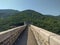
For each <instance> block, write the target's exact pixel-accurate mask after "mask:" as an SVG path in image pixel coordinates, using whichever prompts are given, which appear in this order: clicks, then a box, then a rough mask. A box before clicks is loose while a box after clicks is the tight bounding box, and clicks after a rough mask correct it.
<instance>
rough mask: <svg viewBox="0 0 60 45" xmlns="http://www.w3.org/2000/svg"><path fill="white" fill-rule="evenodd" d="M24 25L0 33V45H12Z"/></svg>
mask: <svg viewBox="0 0 60 45" xmlns="http://www.w3.org/2000/svg"><path fill="white" fill-rule="evenodd" d="M25 28H26V25H23V26H19V27H16V28H13V29H9V30H6V31H3V32H0V45H12V44H13V43H14V42H15V40H16V39H17V37H18V36H19V35H20V34H21V32H22V31H23V30H24V29H25Z"/></svg>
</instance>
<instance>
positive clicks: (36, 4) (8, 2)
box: [0, 0, 60, 15]
mask: <svg viewBox="0 0 60 45" xmlns="http://www.w3.org/2000/svg"><path fill="white" fill-rule="evenodd" d="M0 9H15V10H20V11H23V10H26V9H32V10H35V11H37V12H40V13H42V14H51V15H60V0H0Z"/></svg>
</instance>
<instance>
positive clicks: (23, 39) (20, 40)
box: [13, 28, 28, 45]
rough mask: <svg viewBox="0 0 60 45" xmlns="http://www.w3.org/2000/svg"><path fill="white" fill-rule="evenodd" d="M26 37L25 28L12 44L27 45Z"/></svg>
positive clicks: (26, 31)
mask: <svg viewBox="0 0 60 45" xmlns="http://www.w3.org/2000/svg"><path fill="white" fill-rule="evenodd" d="M27 39H28V30H27V28H26V29H25V30H24V31H23V32H22V33H21V35H20V36H19V37H18V39H17V40H16V41H15V43H14V44H13V45H27Z"/></svg>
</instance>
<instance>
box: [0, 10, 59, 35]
mask: <svg viewBox="0 0 60 45" xmlns="http://www.w3.org/2000/svg"><path fill="white" fill-rule="evenodd" d="M24 21H29V22H31V23H32V24H33V25H36V26H38V27H41V28H44V29H46V30H49V31H51V32H54V33H57V34H60V19H58V16H56V17H55V16H47V15H43V14H41V13H38V12H36V11H33V10H24V11H21V12H19V13H16V14H15V15H12V16H9V17H7V18H1V19H0V31H4V30H7V29H9V28H12V25H13V24H18V23H21V22H24Z"/></svg>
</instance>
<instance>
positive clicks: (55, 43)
mask: <svg viewBox="0 0 60 45" xmlns="http://www.w3.org/2000/svg"><path fill="white" fill-rule="evenodd" d="M29 27H30V30H31V31H32V32H33V34H34V36H35V39H36V41H37V43H38V45H60V35H57V34H54V33H52V32H49V31H47V30H45V29H42V28H39V27H36V26H34V25H30V26H29Z"/></svg>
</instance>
